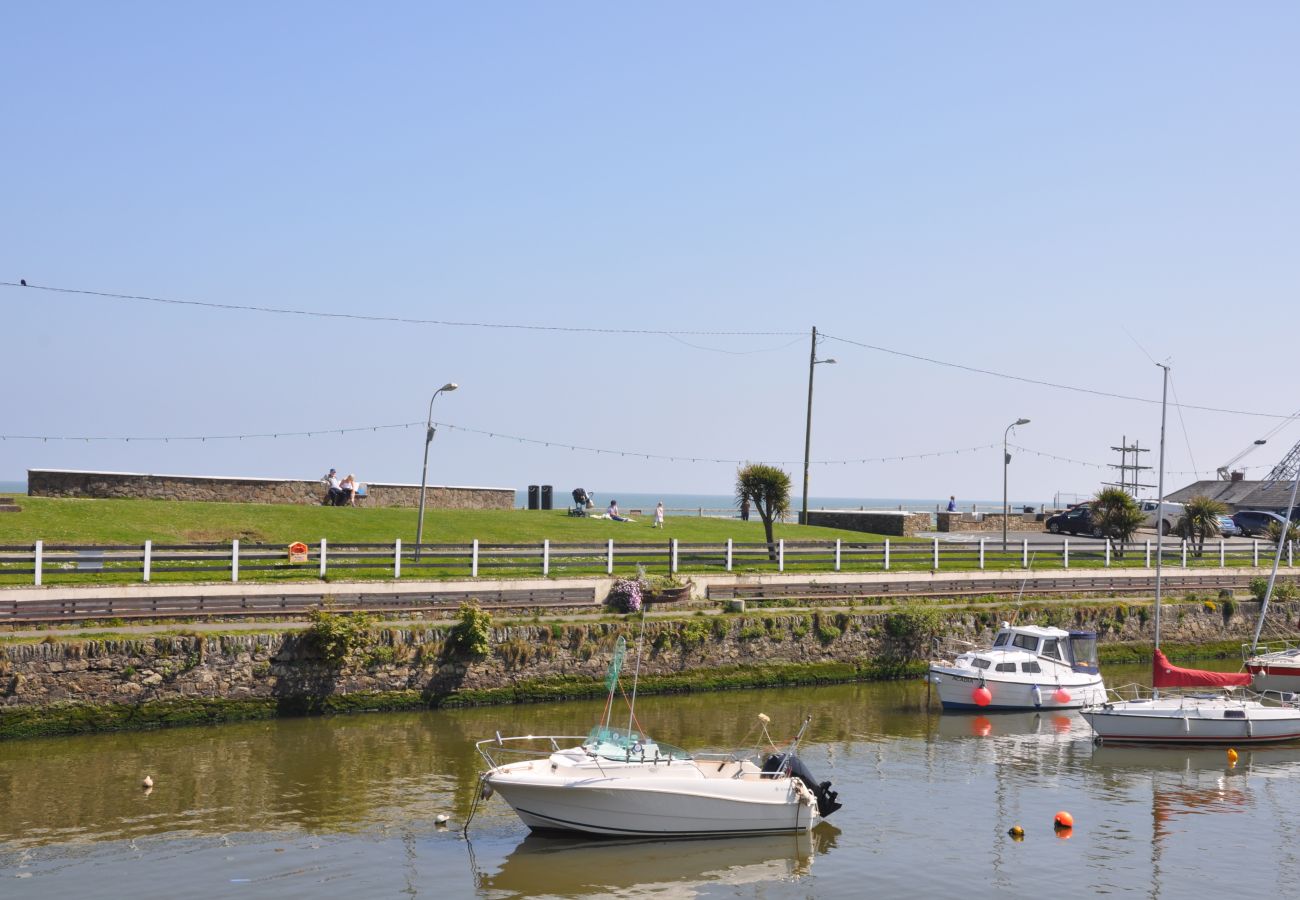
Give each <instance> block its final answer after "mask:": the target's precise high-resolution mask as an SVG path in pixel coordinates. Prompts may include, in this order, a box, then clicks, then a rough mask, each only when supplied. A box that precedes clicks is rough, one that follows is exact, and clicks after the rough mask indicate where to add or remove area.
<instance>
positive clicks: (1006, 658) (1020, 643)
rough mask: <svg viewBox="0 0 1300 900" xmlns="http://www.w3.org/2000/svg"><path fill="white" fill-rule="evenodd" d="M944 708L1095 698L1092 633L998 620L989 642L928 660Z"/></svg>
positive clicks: (1097, 681) (1039, 705)
mask: <svg viewBox="0 0 1300 900" xmlns="http://www.w3.org/2000/svg"><path fill="white" fill-rule="evenodd" d="M929 678H930V683H931V684H933V685H934V687H935V689H936V691H937V692H938V694H939V702H940V703H941V704H942V705H943V708H944V709H955V710H1031V709H1078V708H1079V707H1083V706H1090V705H1093V704H1096V703H1100V702H1101V701H1103V700H1104V699H1105V698H1106V687H1105V685H1104V684H1103V682H1102V678H1101V673H1100V670H1099V669H1098V666H1097V634H1096V632H1093V631H1064V630H1062V629H1060V628H1042V627H1038V626H1035V625H1017V626H1013V625H1011V624H1009V623H1007V622H1003V623H1002V628H1001V630H999V631H998V633H997V636H996V637H995V638H994V639H993V646H991V647H989V648H987V649H982V650H968V651H966V652H964V653H961V654H960V655H958V656H957V657H956V658H955V659H952V660H936V661H934V662H932V663H930V673H929Z"/></svg>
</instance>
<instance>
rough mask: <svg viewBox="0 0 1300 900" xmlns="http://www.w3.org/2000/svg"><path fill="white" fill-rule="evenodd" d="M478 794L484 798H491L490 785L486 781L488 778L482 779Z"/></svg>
mask: <svg viewBox="0 0 1300 900" xmlns="http://www.w3.org/2000/svg"><path fill="white" fill-rule="evenodd" d="M479 796H480V797H482V798H483V799H484V800H491V799H492V785H491V784H490V783H488V780H487V779H486V778H485V779H483V787H482V789H481V790H480V791H479Z"/></svg>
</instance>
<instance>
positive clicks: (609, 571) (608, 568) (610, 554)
mask: <svg viewBox="0 0 1300 900" xmlns="http://www.w3.org/2000/svg"><path fill="white" fill-rule="evenodd" d="M605 574H606V575H613V574H614V539H613V538H610V539H609V543H608V544H606V545H605Z"/></svg>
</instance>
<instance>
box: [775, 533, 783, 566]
mask: <svg viewBox="0 0 1300 900" xmlns="http://www.w3.org/2000/svg"><path fill="white" fill-rule="evenodd" d="M776 570H777V571H778V572H784V571H785V538H779V539H778V540H777V542H776Z"/></svg>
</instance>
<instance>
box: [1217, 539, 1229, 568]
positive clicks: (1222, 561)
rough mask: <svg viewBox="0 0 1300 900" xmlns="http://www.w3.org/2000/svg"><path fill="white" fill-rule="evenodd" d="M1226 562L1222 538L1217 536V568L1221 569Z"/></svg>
mask: <svg viewBox="0 0 1300 900" xmlns="http://www.w3.org/2000/svg"><path fill="white" fill-rule="evenodd" d="M1227 564H1228V563H1227V551H1226V550H1225V549H1224V546H1223V538H1219V568H1220V569H1222V568H1223V567H1224V566H1226V565H1227Z"/></svg>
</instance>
